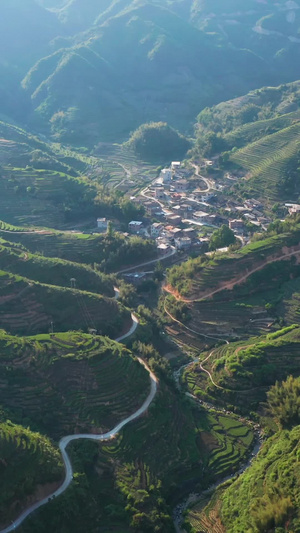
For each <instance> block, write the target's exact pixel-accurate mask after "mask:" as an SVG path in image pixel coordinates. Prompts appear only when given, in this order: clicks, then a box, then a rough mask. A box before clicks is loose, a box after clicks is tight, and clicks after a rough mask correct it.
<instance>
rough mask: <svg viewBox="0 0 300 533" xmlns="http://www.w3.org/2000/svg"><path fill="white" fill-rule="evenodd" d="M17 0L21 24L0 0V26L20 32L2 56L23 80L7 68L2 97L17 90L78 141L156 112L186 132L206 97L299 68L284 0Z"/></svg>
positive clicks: (28, 114)
mask: <svg viewBox="0 0 300 533" xmlns="http://www.w3.org/2000/svg"><path fill="white" fill-rule="evenodd" d="M14 2H15V3H16V5H15V6H14V7H15V8H18V9H21V8H22V10H23V11H22V13H23V15H22V16H21V17H20V20H22V21H24V20H25V21H26V23H25V24H23V25H22V28H21V29H20V31H19V28H18V25H17V23H16V19H15V17H13V9H11V10H10V8H9V4H8V3H7V2H4V3H2V4H1V9H2V15H1V19H2V20H4V19H5V20H6V19H7V20H8V24H6V26H5V28H3V32H2V36H3V39H4V40H5V42H6V41H7V39H6V35H7V32H8V31H9V32H10V35H15V36H17V35H18V38H17V39H15V40H14V43H15V45H14V46H12V47H10V46H9V47H6V50H7V60H8V61H10V62H11V63H12V62H15V63H16V64H17V67H18V72H20V75H21V76H22V73H23V82H22V88H21V85H20V81H21V77H19V78H17V79H16V81H15V82H14V80H13V79H11V81H9V78H8V77H7V76H5V84H8V85H6V87H7V89H8V92H7V99H9V93H10V91H11V89H13V91H21V92H22V93H24V99H25V100H24V105H23V106H22V108H20V109H19V112H18V113H17V115H18V116H19V117H20V116H22V118H23V119H26V121H28V120H29V121H30V124H31V125H32V126H34V128H36V129H39V130H40V131H47V133H48V134H49V128H48V127H47V126H46V122H47V121H49V120H50V126H51V132H52V134H53V135H54V136H55V137H56V138H58V139H60V140H65V141H69V142H73V143H76V144H79V145H80V144H90V143H94V142H96V141H99V140H106V141H107V140H120V139H122V140H125V139H126V138H127V137H128V135H129V133H130V131H132V130H133V129H135V128H136V127H138V126H140V125H141V124H142V123H146V122H150V121H158V120H164V121H166V122H168V123H169V124H170V125H171V126H174V127H176V128H179V129H180V130H181V131H182V132H186V131H190V132H191V131H192V129H191V126H192V123H193V121H194V117H195V116H196V114H197V113H198V112H199V111H200V110H201V109H203V108H204V107H205V106H207V105H213V104H215V103H217V102H220V101H223V100H225V99H227V98H231V97H233V96H236V95H241V94H244V93H246V92H247V91H248V90H249V89H251V88H258V87H261V86H263V85H266V84H268V85H276V84H278V83H280V82H286V81H291V79H297V78H298V77H300V71H299V72H298V71H297V68H298V61H297V58H298V46H297V39H298V38H297V28H298V26H297V24H298V12H297V9H296V8H295V7H294V5H287V4H286V3H285V2H283V1H281V2H279V3H277V4H276V5H274V4H272V3H271V2H267V3H258V2H255V1H254V0H248V1H247V2H246V3H243V5H242V6H240V4H239V3H237V2H229V3H227V4H226V6H225V7H223V6H222V9H220V7H219V5H218V3H216V4H215V3H214V5H213V6H211V5H209V6H208V5H207V3H205V2H192V1H190V0H186V2H182V1H178V0H174V1H172V2H156V1H154V0H153V1H151V2H144V1H143V0H140V1H138V2H131V1H130V0H123V1H121V0H119V1H109V0H107V1H106V2H104V3H103V2H102V3H101V5H100V6H99V3H98V2H96V1H95V0H89V2H86V1H84V2H83V1H82V0H76V1H75V0H73V1H70V2H52V1H50V2H44V1H40V2H38V3H37V2H36V1H34V0H31V2H30V3H29V0H28V2H27V0H26V3H24V2H19V3H18V2H17V0H14ZM10 4H11V3H10ZM21 4H22V5H21ZM38 4H39V5H38ZM237 5H238V8H237ZM45 8H47V9H45ZM0 14H1V11H0ZM32 20H36V21H38V22H39V23H38V25H37V26H33V25H32ZM278 25H280V27H281V28H282V33H280V32H277V28H278ZM272 32H275V33H272ZM276 32H277V33H276ZM279 34H280V35H279ZM29 35H30V37H31V39H30V43H29V46H30V47H31V50H30V53H29V50H28V47H27V43H28V36H29ZM115 35H118V38H117V39H115ZM178 35H180V43H179V42H178V38H177V36H178ZM274 35H276V40H275V39H274ZM36 42H39V46H35V43H36ZM25 49H26V57H24V53H23V50H25ZM11 72H12V74H13V71H11ZM218 79H222V83H221V85H220V84H219V82H218V81H217V80H218ZM65 86H67V87H68V90H67V91H65V89H64V88H63V87H65ZM86 94H88V95H89V97H88V98H86ZM8 103H9V102H7V103H5V110H6V112H7V111H8V110H9V106H8ZM16 111H18V110H14V113H13V116H16ZM79 130H80V132H81V133H80V134H79V133H78V131H79ZM83 131H84V143H82V132H83Z"/></svg>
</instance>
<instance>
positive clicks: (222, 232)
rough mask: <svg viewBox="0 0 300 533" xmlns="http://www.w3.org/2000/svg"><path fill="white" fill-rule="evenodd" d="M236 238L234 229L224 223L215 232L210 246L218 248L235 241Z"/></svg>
mask: <svg viewBox="0 0 300 533" xmlns="http://www.w3.org/2000/svg"><path fill="white" fill-rule="evenodd" d="M235 240H236V239H235V236H234V233H233V231H232V230H231V229H230V228H229V227H228V226H226V224H223V225H222V226H221V227H220V229H217V230H216V231H214V232H213V234H212V236H211V241H210V245H209V248H210V250H217V249H218V248H223V247H224V246H229V245H230V244H233V243H235Z"/></svg>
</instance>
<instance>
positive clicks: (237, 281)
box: [0, 249, 300, 533]
mask: <svg viewBox="0 0 300 533" xmlns="http://www.w3.org/2000/svg"><path fill="white" fill-rule="evenodd" d="M299 254H300V250H299V249H298V250H292V251H291V252H287V253H283V254H282V255H279V256H278V257H272V258H271V259H268V260H267V261H264V262H263V263H261V264H260V265H258V266H257V267H256V268H253V269H252V270H249V271H248V272H247V273H246V274H244V275H243V276H242V277H240V278H238V279H236V278H234V279H232V280H229V281H226V282H225V283H224V284H222V285H221V286H219V287H218V288H217V289H214V290H213V291H210V292H208V293H206V294H204V295H203V296H201V297H200V298H184V297H183V296H181V295H180V294H178V293H176V291H174V290H172V289H171V288H170V287H168V286H167V285H164V286H163V289H164V290H165V291H166V292H168V293H169V294H172V296H174V297H175V298H176V300H180V301H182V302H186V303H193V302H202V301H203V300H207V299H209V298H211V297H212V296H214V295H215V294H218V293H219V292H222V291H224V290H232V289H233V288H234V287H235V286H236V285H241V284H242V283H243V282H244V281H246V280H247V279H248V278H249V277H250V276H251V275H252V274H254V273H255V272H259V271H260V270H262V269H263V268H265V266H267V265H270V264H272V263H276V262H278V261H283V260H285V259H288V258H289V257H293V256H296V255H299ZM0 533H1V532H0Z"/></svg>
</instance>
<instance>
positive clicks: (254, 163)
mask: <svg viewBox="0 0 300 533" xmlns="http://www.w3.org/2000/svg"><path fill="white" fill-rule="evenodd" d="M299 133H300V124H299V123H296V124H294V125H292V126H290V127H288V128H285V129H283V130H281V131H279V132H276V133H274V134H272V135H268V136H266V137H263V138H262V139H259V140H258V141H256V142H254V143H251V144H249V145H247V146H246V147H244V148H242V149H241V150H238V151H237V152H235V153H234V154H233V155H232V156H231V161H233V162H234V163H236V164H238V165H239V166H241V167H243V168H244V169H245V170H246V171H249V172H250V177H251V179H250V181H248V182H247V183H246V186H247V187H251V189H252V190H253V192H254V193H255V194H256V195H257V196H261V197H264V198H268V199H269V201H276V200H279V199H280V200H282V198H288V197H289V196H290V195H292V194H295V193H297V192H299V182H298V180H297V179H296V176H295V171H296V170H297V168H298V164H299V163H298V162H299V148H300V140H299ZM293 173H294V174H293Z"/></svg>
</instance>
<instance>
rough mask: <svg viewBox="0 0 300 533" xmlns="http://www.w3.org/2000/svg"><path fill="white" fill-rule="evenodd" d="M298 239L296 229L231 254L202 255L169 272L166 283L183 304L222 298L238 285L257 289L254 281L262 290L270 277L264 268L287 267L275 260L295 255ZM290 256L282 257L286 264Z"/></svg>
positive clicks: (299, 231)
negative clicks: (207, 296)
mask: <svg viewBox="0 0 300 533" xmlns="http://www.w3.org/2000/svg"><path fill="white" fill-rule="evenodd" d="M299 239H300V230H299V229H298V227H297V228H296V229H295V230H294V231H293V232H291V233H286V234H281V235H275V236H271V237H269V238H266V239H264V240H261V241H256V242H253V243H251V244H249V245H247V246H245V247H244V248H242V249H241V250H239V251H238V252H235V253H232V254H228V253H225V254H218V255H216V256H215V257H214V258H213V259H209V258H207V257H203V256H201V257H200V258H197V259H191V260H189V261H187V262H186V263H183V264H182V265H180V266H176V267H173V268H172V269H170V270H169V272H168V275H167V283H168V284H169V285H170V286H171V287H172V288H173V289H175V290H176V291H177V292H179V293H180V294H182V295H183V296H184V297H186V296H187V297H188V298H187V301H188V300H189V299H190V300H192V301H195V300H200V299H205V296H206V295H209V296H211V297H212V296H214V297H215V298H219V296H218V295H217V293H221V297H222V299H224V290H225V289H227V291H231V289H234V290H238V291H240V290H241V289H240V286H242V285H245V286H246V284H247V283H248V285H249V283H250V284H251V282H253V283H252V285H254V288H255V287H256V289H257V288H258V282H259V281H260V284H261V282H262V281H263V283H264V290H266V281H267V280H268V279H269V278H270V276H269V274H268V275H266V272H267V271H268V269H269V270H270V271H272V269H273V270H277V271H278V268H279V267H278V265H279V264H281V266H280V268H279V270H282V271H284V269H285V268H288V267H286V265H285V264H284V263H285V261H283V260H282V261H278V259H279V258H280V257H282V256H284V255H287V254H291V255H293V254H294V253H295V255H297V254H298V253H299ZM291 255H290V256H288V257H287V258H286V259H287V263H288V262H289V260H290V259H291ZM283 259H285V258H284V257H283ZM261 278H262V279H261ZM247 289H248V290H249V286H248V287H247ZM234 290H233V291H232V292H233V293H234ZM222 291H223V293H222ZM225 299H226V298H225ZM228 299H229V298H228Z"/></svg>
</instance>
